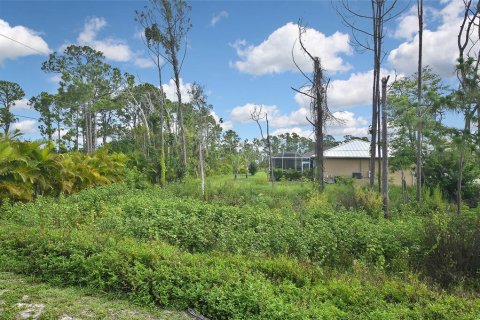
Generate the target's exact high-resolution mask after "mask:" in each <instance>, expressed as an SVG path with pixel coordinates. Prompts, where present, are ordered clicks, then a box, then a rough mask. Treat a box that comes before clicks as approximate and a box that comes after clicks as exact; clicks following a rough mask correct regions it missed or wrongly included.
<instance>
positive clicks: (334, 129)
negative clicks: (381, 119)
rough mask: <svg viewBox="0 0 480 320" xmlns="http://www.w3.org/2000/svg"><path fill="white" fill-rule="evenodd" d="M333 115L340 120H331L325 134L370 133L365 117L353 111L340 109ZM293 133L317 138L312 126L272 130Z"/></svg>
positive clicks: (278, 133)
mask: <svg viewBox="0 0 480 320" xmlns="http://www.w3.org/2000/svg"><path fill="white" fill-rule="evenodd" d="M333 115H334V116H335V118H337V119H338V120H339V121H338V122H330V123H328V124H327V126H326V129H325V131H326V132H325V134H329V135H334V136H342V137H343V136H345V135H352V136H357V137H358V136H360V137H364V136H367V134H368V121H367V120H366V119H365V118H363V117H356V116H355V114H354V113H353V112H349V111H338V112H334V113H333ZM287 132H289V133H293V132H295V133H296V134H298V135H299V136H301V137H306V138H310V139H315V136H314V133H313V129H312V128H311V126H309V127H305V126H296V127H292V128H280V129H277V130H275V131H273V132H272V135H281V134H283V133H287Z"/></svg>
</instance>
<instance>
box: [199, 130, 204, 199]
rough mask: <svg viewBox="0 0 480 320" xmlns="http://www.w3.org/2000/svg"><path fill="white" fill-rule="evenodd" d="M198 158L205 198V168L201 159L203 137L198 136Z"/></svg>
mask: <svg viewBox="0 0 480 320" xmlns="http://www.w3.org/2000/svg"><path fill="white" fill-rule="evenodd" d="M198 158H199V161H200V178H201V187H202V195H203V198H204V199H205V169H204V163H203V162H204V160H203V137H200V143H199V145H198Z"/></svg>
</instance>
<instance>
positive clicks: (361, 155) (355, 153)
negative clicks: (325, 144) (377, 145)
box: [311, 139, 378, 159]
mask: <svg viewBox="0 0 480 320" xmlns="http://www.w3.org/2000/svg"><path fill="white" fill-rule="evenodd" d="M323 156H324V157H325V158H355V159H368V158H370V142H368V141H363V140H358V139H354V140H350V141H348V142H345V143H342V144H340V145H338V146H336V147H333V148H330V149H328V150H325V152H324V153H323ZM311 157H315V154H312V155H311ZM376 157H377V158H378V150H377V152H376Z"/></svg>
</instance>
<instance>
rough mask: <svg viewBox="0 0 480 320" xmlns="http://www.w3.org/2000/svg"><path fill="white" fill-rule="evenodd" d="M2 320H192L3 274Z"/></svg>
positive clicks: (0, 275)
mask: <svg viewBox="0 0 480 320" xmlns="http://www.w3.org/2000/svg"><path fill="white" fill-rule="evenodd" d="M0 319H5V320H7V319H56V320H57V319H62V320H73V319H112V320H113V319H125V320H127V319H150V320H153V319H173V320H181V319H191V318H190V317H189V316H188V315H186V314H185V313H184V312H178V311H167V310H159V309H153V308H151V309H146V308H145V307H139V306H136V305H133V304H131V303H129V302H127V301H124V300H120V299H116V298H115V297H113V296H107V295H98V294H97V295H95V296H92V295H90V294H88V292H87V291H85V290H82V289H79V288H71V287H69V288H55V287H52V286H50V285H47V284H43V283H38V282H36V281H35V279H33V278H27V277H24V276H19V275H16V274H13V273H7V272H2V273H0Z"/></svg>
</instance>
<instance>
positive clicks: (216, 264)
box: [0, 224, 480, 319]
mask: <svg viewBox="0 0 480 320" xmlns="http://www.w3.org/2000/svg"><path fill="white" fill-rule="evenodd" d="M0 268H1V269H3V270H5V269H7V270H11V271H20V272H24V273H27V274H33V275H36V276H38V277H40V278H41V279H43V280H45V281H49V282H51V283H54V284H57V285H58V284H61V285H80V286H86V287H89V288H91V289H93V290H101V291H112V292H117V293H123V294H125V295H127V296H129V297H130V299H132V300H133V301H135V302H137V303H141V304H149V305H152V304H153V305H158V306H166V307H171V308H176V309H181V310H182V309H183V310H184V309H186V308H188V307H191V308H195V309H197V310H198V311H200V312H201V313H202V314H204V315H206V316H208V317H210V318H211V319H399V318H402V319H475V318H476V316H477V315H478V313H479V312H480V304H479V301H478V300H475V299H465V298H459V297H455V296H451V295H447V294H445V293H443V294H441V293H437V292H435V291H432V290H431V289H428V288H427V287H426V286H425V285H424V284H422V283H420V282H419V281H418V280H417V279H416V278H415V277H405V278H403V279H400V278H386V277H385V276H383V275H382V274H381V273H378V274H377V275H374V274H372V272H368V275H367V273H366V271H365V268H364V267H363V266H362V264H361V263H357V264H356V265H355V268H354V272H355V273H354V277H352V276H345V275H341V274H335V273H330V272H326V271H324V270H321V269H318V268H316V267H312V266H308V265H304V264H300V263H298V262H295V261H294V260H291V259H287V258H281V257H279V258H274V259H264V258H262V259H249V258H246V257H243V256H237V255H218V254H190V253H185V252H182V251H180V250H178V249H176V248H174V247H171V246H169V245H165V244H163V243H162V242H159V241H149V242H142V241H138V240H133V239H129V238H128V237H127V238H126V237H117V236H115V235H112V234H103V233H97V232H94V231H92V230H75V229H65V228H61V229H48V228H38V227H32V228H29V227H19V226H16V225H12V224H2V225H1V226H0Z"/></svg>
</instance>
